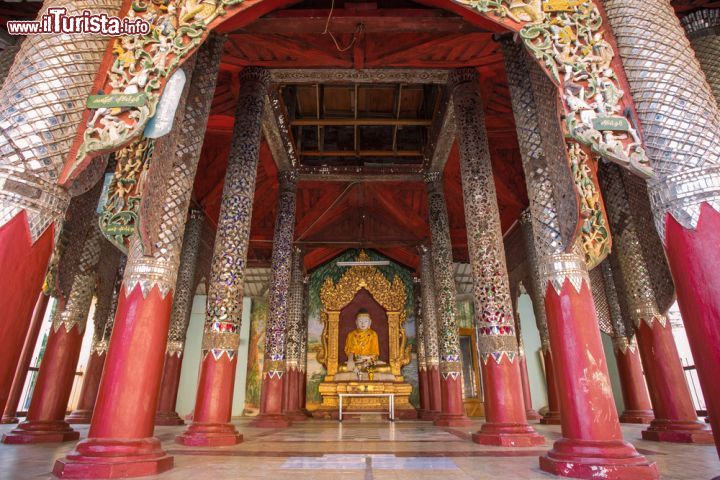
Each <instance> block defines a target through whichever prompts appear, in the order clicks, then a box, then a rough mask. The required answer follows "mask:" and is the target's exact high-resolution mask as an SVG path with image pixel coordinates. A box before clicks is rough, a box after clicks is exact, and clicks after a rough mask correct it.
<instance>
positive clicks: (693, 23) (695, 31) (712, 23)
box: [680, 8, 720, 64]
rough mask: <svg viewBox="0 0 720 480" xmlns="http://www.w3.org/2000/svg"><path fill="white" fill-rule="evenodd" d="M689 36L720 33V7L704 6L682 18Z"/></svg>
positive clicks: (705, 35)
mask: <svg viewBox="0 0 720 480" xmlns="http://www.w3.org/2000/svg"><path fill="white" fill-rule="evenodd" d="M680 21H681V22H682V25H683V28H685V32H686V33H687V36H688V38H689V39H690V41H691V42H692V41H693V40H696V39H698V38H703V37H707V36H714V35H720V8H702V9H700V10H695V11H694V12H691V13H688V14H687V15H684V16H682V17H681V18H680ZM701 64H702V62H701Z"/></svg>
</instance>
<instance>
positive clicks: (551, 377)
mask: <svg viewBox="0 0 720 480" xmlns="http://www.w3.org/2000/svg"><path fill="white" fill-rule="evenodd" d="M542 354H543V359H544V360H545V382H546V386H547V398H548V411H547V412H545V415H543V417H542V418H541V419H540V423H542V424H543V425H560V423H561V422H560V399H559V397H558V391H557V382H556V381H555V366H554V365H553V360H552V354H551V353H550V349H549V348H544V349H543V351H542Z"/></svg>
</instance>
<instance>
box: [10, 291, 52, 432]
mask: <svg viewBox="0 0 720 480" xmlns="http://www.w3.org/2000/svg"><path fill="white" fill-rule="evenodd" d="M49 300H50V296H49V295H45V293H43V292H40V295H38V299H37V302H36V303H35V309H34V310H33V314H32V319H31V320H30V328H29V329H28V333H27V336H26V337H25V344H24V345H23V350H22V354H21V355H20V362H18V366H17V368H16V369H15V377H14V378H13V383H12V389H11V390H10V396H9V398H8V401H7V404H6V405H5V411H4V412H3V416H2V420H1V421H0V423H18V421H19V420H18V418H17V406H18V403H19V402H20V396H21V395H22V391H23V387H24V386H25V379H26V378H27V374H28V368H29V367H30V362H31V361H32V354H33V352H34V351H35V345H36V344H37V339H38V335H39V334H40V327H42V321H43V318H45V310H46V309H47V305H48V301H49Z"/></svg>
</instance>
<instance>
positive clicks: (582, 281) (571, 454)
mask: <svg viewBox="0 0 720 480" xmlns="http://www.w3.org/2000/svg"><path fill="white" fill-rule="evenodd" d="M502 47H503V53H504V55H505V67H506V73H507V77H508V84H509V87H510V94H511V98H512V105H513V113H514V116H515V125H516V128H517V130H518V140H519V145H520V152H521V156H522V161H523V169H524V171H525V181H526V184H527V188H528V197H529V199H530V211H531V223H532V232H533V238H534V242H533V243H534V246H535V252H536V255H537V259H538V268H539V279H540V282H539V283H540V291H541V292H542V294H543V295H544V299H545V313H546V318H547V326H548V331H549V334H550V346H551V350H552V360H553V366H554V373H555V375H556V377H555V380H556V384H557V392H558V396H559V403H560V411H561V412H562V418H561V421H562V438H561V439H560V440H557V441H556V442H555V443H554V444H553V448H552V449H551V450H550V451H548V452H547V453H546V454H545V455H544V456H542V457H540V468H541V469H542V470H544V471H546V472H550V473H553V474H556V475H562V476H566V477H573V478H596V477H597V475H598V472H602V475H603V476H604V477H605V478H610V479H621V478H634V479H656V478H658V477H659V474H658V471H657V466H656V465H655V463H654V462H652V461H649V460H648V459H646V458H645V457H644V456H642V455H640V454H639V453H638V452H637V450H635V448H634V447H633V446H632V445H631V444H630V443H628V442H626V441H624V440H623V437H622V432H621V430H620V422H619V420H618V415H617V411H616V409H615V402H614V400H613V394H612V388H611V386H610V378H609V374H608V369H607V363H606V361H605V354H604V352H603V347H602V341H601V338H600V330H599V329H598V322H597V316H596V313H595V306H594V303H593V298H592V293H591V291H590V280H589V278H588V272H587V268H586V265H585V261H584V258H583V257H582V256H581V255H580V254H578V253H574V249H575V247H576V245H575V239H574V238H573V237H572V236H570V237H566V236H563V234H562V232H563V231H567V230H571V229H570V228H567V229H565V230H561V224H560V217H559V215H558V209H557V205H558V200H557V199H556V197H555V189H554V183H555V181H554V179H552V178H551V175H550V169H549V168H548V165H549V162H550V161H551V160H552V161H562V159H557V158H555V159H550V158H548V157H546V154H549V153H550V152H566V148H567V147H566V145H565V142H564V139H563V136H562V132H561V131H560V126H559V125H558V116H557V115H558V114H557V89H556V87H555V85H553V84H552V82H551V81H550V80H549V79H548V78H547V76H546V74H545V72H543V71H541V70H540V67H539V66H538V65H537V64H535V62H534V60H532V59H531V58H530V57H529V55H528V53H527V52H526V51H525V50H524V49H523V48H522V47H521V46H519V45H517V44H515V43H513V41H512V39H505V40H504V41H503V42H502ZM528 77H529V79H530V84H531V86H532V88H527V86H528ZM570 193H571V192H570ZM572 194H574V193H572ZM572 230H575V229H572ZM571 252H572V253H571Z"/></svg>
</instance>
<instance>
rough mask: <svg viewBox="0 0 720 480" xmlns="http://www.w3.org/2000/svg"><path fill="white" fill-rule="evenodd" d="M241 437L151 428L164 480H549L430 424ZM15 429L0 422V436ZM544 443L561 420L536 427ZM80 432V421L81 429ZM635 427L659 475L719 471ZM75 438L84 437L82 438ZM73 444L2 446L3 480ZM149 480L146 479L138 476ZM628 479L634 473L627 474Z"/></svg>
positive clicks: (519, 458)
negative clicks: (187, 435)
mask: <svg viewBox="0 0 720 480" xmlns="http://www.w3.org/2000/svg"><path fill="white" fill-rule="evenodd" d="M236 423H237V426H238V429H239V430H240V431H241V432H242V433H243V434H244V436H245V441H244V442H243V443H241V444H239V445H237V446H234V447H219V448H196V447H183V446H180V445H176V444H175V443H174V442H173V439H174V437H175V435H176V434H177V433H179V432H181V431H182V429H183V427H158V428H157V429H156V435H157V436H158V437H159V438H160V439H161V440H162V442H163V446H164V448H165V449H166V450H168V451H169V452H170V453H171V454H172V455H173V456H174V457H175V468H174V469H173V470H171V471H169V472H166V473H164V474H162V475H159V476H157V477H153V478H158V479H162V480H201V479H211V480H224V479H237V480H243V479H280V480H286V479H288V480H289V479H292V480H306V479H307V480H326V479H327V480H355V479H358V480H406V479H407V480H411V479H412V480H425V479H428V480H429V479H493V480H501V479H502V480H505V479H548V478H557V477H553V476H552V475H549V474H546V473H544V472H541V471H540V469H539V468H538V458H537V457H538V455H541V454H542V453H543V452H544V449H543V448H535V447H534V448H530V449H519V448H496V447H485V446H480V445H476V444H474V443H472V442H471V441H470V440H469V439H470V433H471V432H472V431H474V430H477V429H478V428H479V426H480V422H478V423H477V425H475V426H473V427H471V428H465V429H442V428H437V427H433V426H432V425H431V424H430V423H428V422H420V421H402V422H401V421H399V422H397V423H395V424H392V423H388V422H385V421H382V420H375V419H370V418H367V419H363V420H357V421H352V420H348V421H345V422H343V423H342V424H338V423H337V422H334V421H329V420H328V421H324V420H308V421H305V422H297V423H295V424H294V425H293V426H291V427H290V428H288V429H284V430H261V429H254V428H250V427H248V426H247V420H238V421H237V422H236ZM11 428H12V426H11V425H0V433H5V432H6V431H8V430H10V429H11ZM536 429H537V430H538V432H540V433H541V434H543V435H544V436H545V438H546V439H547V448H549V447H550V445H551V444H552V441H553V440H555V439H557V438H559V436H560V427H558V426H544V425H536ZM79 430H80V433H81V436H82V437H84V436H85V435H86V434H87V427H82V426H80V428H79ZM640 430H641V427H639V426H633V425H624V426H623V432H624V434H625V438H626V439H627V440H628V441H630V442H632V443H633V444H634V445H635V446H636V447H637V448H638V449H639V450H640V451H641V452H642V453H643V454H645V455H647V456H648V457H649V458H651V459H653V460H654V461H656V462H657V464H658V467H659V469H660V472H661V473H662V478H663V479H668V480H710V479H711V478H714V477H715V476H719V475H720V461H719V460H718V457H717V453H716V451H715V447H714V446H698V445H681V444H660V443H655V442H647V441H644V440H642V439H640ZM82 437H81V438H82ZM72 447H73V442H68V443H64V444H55V445H47V444H46V445H4V444H0V479H3V480H11V479H13V480H14V479H23V480H24V479H35V478H41V479H45V478H52V477H50V474H49V472H50V469H51V468H52V464H53V462H54V460H55V459H56V458H58V457H60V456H62V455H63V454H64V453H65V452H67V451H68V450H70V449H72ZM145 478H149V477H145ZM628 480H632V479H628Z"/></svg>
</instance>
